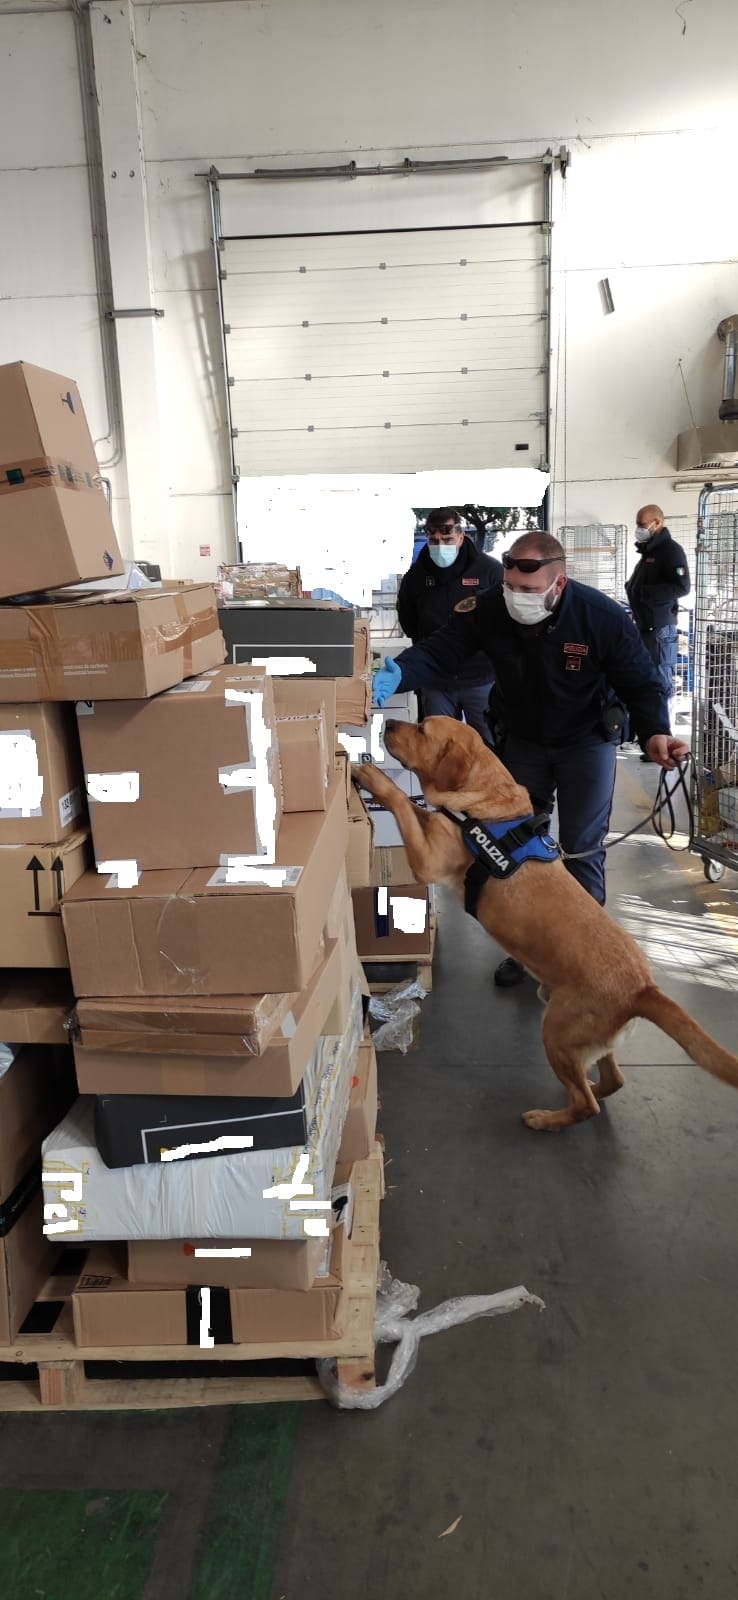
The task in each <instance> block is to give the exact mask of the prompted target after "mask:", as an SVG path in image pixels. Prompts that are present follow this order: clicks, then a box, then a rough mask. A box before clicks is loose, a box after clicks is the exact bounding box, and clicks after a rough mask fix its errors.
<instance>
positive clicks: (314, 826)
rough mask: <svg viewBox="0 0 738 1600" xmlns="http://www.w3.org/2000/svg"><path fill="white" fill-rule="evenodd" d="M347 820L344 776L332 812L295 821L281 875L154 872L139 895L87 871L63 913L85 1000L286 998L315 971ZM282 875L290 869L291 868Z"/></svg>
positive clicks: (287, 822) (284, 836) (284, 834)
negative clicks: (236, 877) (242, 878)
mask: <svg viewBox="0 0 738 1600" xmlns="http://www.w3.org/2000/svg"><path fill="white" fill-rule="evenodd" d="M347 832H348V819H347V816H346V806H345V801H344V796H343V791H342V789H341V785H340V783H339V781H338V780H337V779H334V782H333V783H332V785H331V788H330V790H329V794H328V806H327V809H326V810H325V811H321V812H300V813H297V814H294V815H292V816H288V817H284V818H283V820H282V826H281V828H280V832H279V838H278V841H277V863H278V865H277V867H276V868H275V867H263V868H254V869H252V870H253V877H252V878H251V881H246V882H238V881H230V882H229V881H228V877H229V872H228V869H227V868H224V867H221V868H218V869H217V870H216V871H215V872H211V871H210V870H209V869H208V868H205V869H202V868H201V869H198V870H197V871H195V872H189V873H187V872H183V871H181V870H178V871H173V872H144V873H143V874H142V875H141V879H140V881H139V883H138V884H137V885H136V886H135V887H134V888H131V889H120V888H118V887H117V885H118V878H117V877H103V876H99V875H95V874H92V873H87V874H86V875H85V877H84V878H83V879H82V881H81V882H80V883H78V884H76V885H75V886H74V888H73V889H72V890H71V891H70V893H68V894H67V895H65V898H64V902H63V908H62V914H63V918H64V931H65V934H66V937H67V942H68V945H69V953H70V965H71V969H72V977H73V981H74V988H75V992H76V994H78V995H80V996H87V995H92V996H104V997H109V996H116V995H123V996H125V997H127V998H133V997H134V996H139V995H208V994H209V995H217V994H225V995H235V994H239V993H243V994H254V993H257V992H259V991H262V992H264V993H267V992H270V993H275V994H284V993H285V992H286V991H287V990H288V989H294V990H299V989H303V988H304V987H305V985H306V984H307V983H308V982H309V980H310V977H311V975H312V972H313V968H314V963H315V958H316V953H317V950H318V945H319V942H320V939H321V936H322V933H323V928H324V927H325V918H326V913H327V910H328V906H329V905H330V901H331V896H332V893H333V887H334V884H335V881H336V876H337V874H338V871H339V868H340V865H341V862H342V860H343V856H344V853H345V849H346V837H347ZM279 868H282V869H283V870H282V871H280V870H279ZM26 964H27V963H26Z"/></svg>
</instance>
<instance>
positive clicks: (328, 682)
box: [270, 673, 337, 750]
mask: <svg viewBox="0 0 738 1600" xmlns="http://www.w3.org/2000/svg"><path fill="white" fill-rule="evenodd" d="M270 677H271V680H272V691H273V694H274V710H275V715H276V716H277V717H301V716H302V717H304V716H320V715H321V713H322V715H323V717H324V719H325V737H326V744H327V746H328V749H329V750H333V749H335V745H336V686H337V679H335V678H320V679H319V680H318V681H317V682H316V680H315V678H279V677H275V675H274V674H273V673H270Z"/></svg>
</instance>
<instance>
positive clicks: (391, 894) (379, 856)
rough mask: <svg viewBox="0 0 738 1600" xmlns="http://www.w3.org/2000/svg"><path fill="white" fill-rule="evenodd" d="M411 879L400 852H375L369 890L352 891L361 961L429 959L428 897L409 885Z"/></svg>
mask: <svg viewBox="0 0 738 1600" xmlns="http://www.w3.org/2000/svg"><path fill="white" fill-rule="evenodd" d="M410 876H411V875H410V872H409V864H408V861H407V856H406V854H405V851H404V850H403V849H401V848H400V849H395V848H392V849H380V850H377V851H375V856H374V866H373V869H372V879H373V883H372V887H371V888H369V889H354V890H353V891H352V899H353V904H354V922H355V926H356V943H357V946H358V950H359V955H360V957H361V960H362V961H383V960H385V959H386V957H387V956H404V957H405V958H406V959H407V960H408V961H412V960H415V959H417V957H418V956H427V955H430V953H431V911H432V900H431V894H430V892H429V890H428V889H427V888H426V887H425V886H424V885H422V884H419V883H413V882H412V881H410V882H408V881H407V879H408V878H410ZM403 880H404V881H403Z"/></svg>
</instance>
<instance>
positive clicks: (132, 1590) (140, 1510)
mask: <svg viewBox="0 0 738 1600" xmlns="http://www.w3.org/2000/svg"><path fill="white" fill-rule="evenodd" d="M166 1501H167V1495H166V1494H163V1493H162V1494H151V1493H144V1492H142V1491H138V1490H136V1491H134V1492H133V1493H132V1494H131V1493H112V1494H95V1493H94V1491H89V1490H77V1489H70V1490H68V1491H67V1490H64V1489H3V1491H2V1494H0V1595H3V1596H5V1597H7V1600H138V1597H139V1595H140V1593H141V1590H142V1588H143V1586H144V1584H145V1582H146V1578H147V1576H148V1572H149V1568H150V1566H151V1562H152V1558H153V1554H154V1547H155V1544H156V1536H157V1532H158V1527H159V1519H160V1517H161V1514H162V1511H163V1509H164V1506H165V1504H166Z"/></svg>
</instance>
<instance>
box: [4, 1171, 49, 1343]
mask: <svg viewBox="0 0 738 1600" xmlns="http://www.w3.org/2000/svg"><path fill="white" fill-rule="evenodd" d="M24 1187H25V1193H24V1192H23V1191H17V1193H16V1197H15V1203H16V1205H17V1207H18V1211H17V1215H16V1217H15V1220H14V1221H11V1222H10V1226H9V1228H8V1231H7V1233H5V1235H4V1236H3V1238H2V1239H0V1345H7V1344H12V1342H13V1340H14V1339H15V1338H16V1335H17V1333H18V1330H19V1328H20V1327H21V1326H22V1324H23V1323H24V1322H25V1319H26V1317H27V1316H28V1313H29V1311H30V1309H31V1306H32V1305H33V1304H34V1301H35V1300H36V1299H37V1297H38V1295H39V1294H40V1292H41V1290H42V1289H43V1287H44V1284H45V1282H46V1279H47V1278H48V1276H49V1273H50V1272H51V1269H52V1266H53V1264H54V1259H55V1257H56V1255H58V1250H56V1249H55V1248H54V1246H53V1245H52V1244H51V1243H50V1242H49V1240H48V1239H47V1238H45V1236H44V1231H43V1227H44V1202H43V1195H42V1193H41V1182H40V1178H39V1176H38V1172H37V1170H34V1172H33V1173H29V1174H28V1184H27V1185H26V1186H24Z"/></svg>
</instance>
